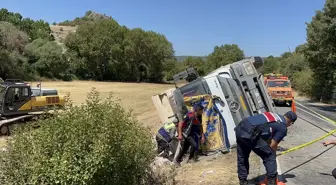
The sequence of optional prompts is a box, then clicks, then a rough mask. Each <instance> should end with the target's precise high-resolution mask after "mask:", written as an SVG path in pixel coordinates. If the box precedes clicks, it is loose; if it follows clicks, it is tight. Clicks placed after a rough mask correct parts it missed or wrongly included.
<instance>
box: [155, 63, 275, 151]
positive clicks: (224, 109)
mask: <svg viewBox="0 0 336 185" xmlns="http://www.w3.org/2000/svg"><path fill="white" fill-rule="evenodd" d="M262 65H263V60H262V59H261V57H251V58H247V59H244V60H241V61H237V62H234V63H232V64H229V65H226V66H222V67H220V68H218V69H216V70H215V71H213V72H211V73H209V74H208V75H206V76H204V77H197V78H194V80H193V81H191V82H190V83H188V84H185V85H183V86H181V87H178V88H176V89H175V90H173V91H172V92H171V94H170V95H167V100H166V101H169V105H170V107H171V108H172V112H173V113H174V114H175V115H176V116H177V117H178V118H179V120H182V117H183V115H184V114H186V112H187V111H188V109H187V107H186V105H185V102H184V99H185V97H196V96H200V95H211V96H212V97H214V99H213V101H214V104H215V105H216V107H217V108H218V113H219V114H220V116H221V117H222V118H223V120H224V122H225V128H226V133H227V135H228V136H227V138H228V139H227V141H225V142H227V143H229V144H227V146H230V147H233V146H235V145H236V137H235V132H234V128H235V127H236V125H237V124H238V123H239V122H240V121H241V120H242V119H244V118H246V117H249V116H251V115H256V114H259V113H262V112H266V111H269V112H274V111H275V106H274V103H273V101H272V99H271V98H270V97H269V95H268V93H267V90H266V88H265V86H264V81H263V76H262V75H261V74H260V73H258V71H257V69H256V68H259V67H260V66H262ZM184 74H185V75H184V76H187V72H186V73H184ZM180 76H181V75H180ZM182 76H183V75H182ZM153 100H154V98H153ZM154 104H156V107H157V109H163V107H160V105H158V103H157V102H154ZM158 111H160V112H163V111H162V110H158ZM160 114H161V113H160Z"/></svg>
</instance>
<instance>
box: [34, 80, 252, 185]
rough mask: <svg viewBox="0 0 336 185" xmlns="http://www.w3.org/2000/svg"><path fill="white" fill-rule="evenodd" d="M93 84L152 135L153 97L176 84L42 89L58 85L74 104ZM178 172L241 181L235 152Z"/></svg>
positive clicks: (180, 178) (186, 179) (192, 179)
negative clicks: (111, 94) (131, 112)
mask: <svg viewBox="0 0 336 185" xmlns="http://www.w3.org/2000/svg"><path fill="white" fill-rule="evenodd" d="M36 84H37V83H36V82H34V83H32V84H31V85H32V86H36ZM93 87H95V88H96V90H97V91H99V92H100V93H101V96H102V97H103V98H104V97H108V95H109V93H110V92H112V93H113V94H114V97H115V98H119V99H120V100H121V103H122V105H123V107H124V108H126V109H133V113H134V115H135V116H136V117H137V119H138V120H139V121H140V123H141V124H144V125H146V126H148V127H150V128H151V131H152V133H151V134H154V133H155V132H156V131H157V129H159V128H160V126H161V123H160V118H159V116H158V114H157V112H156V109H155V107H154V104H153V103H152V99H151V97H152V96H153V95H155V94H158V93H161V92H162V91H164V90H166V89H168V88H171V87H174V85H171V84H150V83H118V82H91V81H73V82H42V88H55V89H57V90H58V91H59V93H60V94H68V93H70V98H71V100H72V101H73V102H74V104H81V103H84V102H85V100H86V97H87V94H88V93H89V92H90V91H91V89H92V88H93ZM253 161H256V160H255V158H253V160H252V163H253ZM251 165H253V164H251ZM177 171H178V173H177V174H178V175H177V177H176V180H177V182H178V184H186V185H187V184H200V183H202V184H214V185H215V184H216V185H217V184H228V185H231V184H232V185H233V184H238V179H237V175H236V171H237V167H236V153H235V151H232V152H231V153H229V154H225V155H218V156H207V157H202V158H200V161H199V162H197V163H192V164H185V165H183V166H182V167H181V168H178V169H177Z"/></svg>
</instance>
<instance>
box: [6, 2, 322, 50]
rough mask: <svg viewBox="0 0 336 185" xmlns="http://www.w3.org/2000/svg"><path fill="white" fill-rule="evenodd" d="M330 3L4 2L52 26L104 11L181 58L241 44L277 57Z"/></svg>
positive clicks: (303, 35) (302, 36) (299, 40)
mask: <svg viewBox="0 0 336 185" xmlns="http://www.w3.org/2000/svg"><path fill="white" fill-rule="evenodd" d="M324 2H325V0H132V1H131V0H91V1H90V0H76V1H75V0H1V4H0V7H2V8H7V9H8V10H9V11H13V12H19V13H21V14H22V15H23V16H24V17H30V18H32V19H44V20H46V21H48V22H50V23H52V22H54V21H55V22H60V21H63V20H66V19H69V20H72V19H73V18H75V17H81V16H83V15H84V13H85V12H86V11H87V10H92V11H95V12H98V13H105V14H107V15H110V16H112V17H113V18H114V19H116V20H117V21H118V22H119V24H121V25H126V26H127V27H129V28H134V27H141V28H143V29H145V30H154V31H156V32H160V33H162V34H164V35H165V36H166V37H167V38H168V40H169V41H170V42H172V43H173V46H174V49H175V54H176V55H207V54H209V53H210V52H212V50H213V48H214V46H215V45H222V44H238V45H239V47H240V48H241V49H243V50H244V52H245V54H246V55H249V56H251V55H260V56H268V55H274V56H278V55H280V54H281V53H283V52H286V51H288V47H290V49H291V50H294V49H295V47H296V46H297V45H299V44H302V43H304V42H305V40H306V24H305V22H309V21H311V18H312V16H313V15H314V14H315V11H316V10H319V9H322V8H323V5H324Z"/></svg>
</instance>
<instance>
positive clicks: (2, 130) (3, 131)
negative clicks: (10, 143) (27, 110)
mask: <svg viewBox="0 0 336 185" xmlns="http://www.w3.org/2000/svg"><path fill="white" fill-rule="evenodd" d="M35 116H37V115H36V114H28V115H23V116H17V117H14V118H1V120H0V136H3V135H7V136H8V135H9V134H10V130H9V126H10V125H11V124H13V123H15V122H17V121H20V120H25V119H28V118H33V117H35Z"/></svg>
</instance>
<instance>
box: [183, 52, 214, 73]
mask: <svg viewBox="0 0 336 185" xmlns="http://www.w3.org/2000/svg"><path fill="white" fill-rule="evenodd" d="M183 64H184V65H185V66H186V67H194V68H195V69H196V70H197V72H198V74H199V75H200V76H204V75H205V74H206V73H207V72H208V71H207V68H206V65H205V64H206V63H205V61H204V60H203V58H202V57H191V56H189V57H187V58H186V59H185V60H184V61H183Z"/></svg>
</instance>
